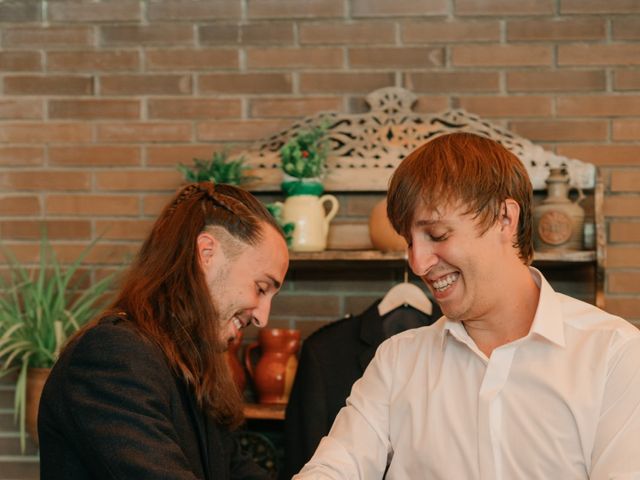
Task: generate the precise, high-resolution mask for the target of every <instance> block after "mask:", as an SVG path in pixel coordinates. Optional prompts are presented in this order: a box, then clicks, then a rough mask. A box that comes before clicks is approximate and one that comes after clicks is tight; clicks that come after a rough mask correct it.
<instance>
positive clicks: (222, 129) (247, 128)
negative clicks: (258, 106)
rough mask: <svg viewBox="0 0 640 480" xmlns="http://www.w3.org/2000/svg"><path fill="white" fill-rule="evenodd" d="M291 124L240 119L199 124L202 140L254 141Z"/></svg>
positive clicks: (285, 121) (288, 122)
mask: <svg viewBox="0 0 640 480" xmlns="http://www.w3.org/2000/svg"><path fill="white" fill-rule="evenodd" d="M290 125H291V122H290V121H288V120H280V121H277V120H238V121H223V122H215V121H213V122H202V123H200V124H199V125H198V133H197V136H198V140H200V141H218V142H220V141H243V140H244V141H253V140H259V139H261V138H266V137H267V136H270V135H272V134H273V133H275V132H278V131H280V130H283V129H285V128H287V127H289V126H290Z"/></svg>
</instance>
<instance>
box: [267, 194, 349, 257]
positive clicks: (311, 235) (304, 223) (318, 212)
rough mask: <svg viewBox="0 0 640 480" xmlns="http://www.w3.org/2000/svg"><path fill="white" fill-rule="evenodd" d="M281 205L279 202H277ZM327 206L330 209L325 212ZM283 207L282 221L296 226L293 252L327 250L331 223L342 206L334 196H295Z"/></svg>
mask: <svg viewBox="0 0 640 480" xmlns="http://www.w3.org/2000/svg"><path fill="white" fill-rule="evenodd" d="M276 203H279V202H276ZM325 204H328V205H329V209H328V210H325ZM280 205H282V220H283V221H284V222H285V223H288V222H291V223H293V224H294V225H295V228H294V230H293V239H292V242H291V247H290V248H291V250H293V251H294V252H321V251H323V250H324V249H325V248H327V235H328V234H329V223H330V222H331V220H333V217H335V216H336V213H338V208H339V206H340V204H339V202H338V199H337V198H336V197H334V196H333V195H328V194H327V195H322V196H321V197H318V196H316V195H293V196H290V197H287V199H286V200H285V202H284V204H282V203H280Z"/></svg>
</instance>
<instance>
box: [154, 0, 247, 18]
mask: <svg viewBox="0 0 640 480" xmlns="http://www.w3.org/2000/svg"><path fill="white" fill-rule="evenodd" d="M147 16H148V17H149V20H152V21H157V20H161V21H168V22H175V21H179V20H197V21H198V22H202V21H204V20H216V21H218V20H229V19H231V20H240V19H241V17H242V4H241V3H240V2H225V1H217V2H212V1H209V2H202V1H199V0H198V1H194V0H188V1H162V2H154V3H149V4H148V5H147Z"/></svg>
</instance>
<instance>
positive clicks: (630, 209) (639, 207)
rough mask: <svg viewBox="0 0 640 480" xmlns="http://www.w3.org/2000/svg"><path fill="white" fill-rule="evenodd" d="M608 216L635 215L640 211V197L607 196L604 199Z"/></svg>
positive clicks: (604, 209)
mask: <svg viewBox="0 0 640 480" xmlns="http://www.w3.org/2000/svg"><path fill="white" fill-rule="evenodd" d="M603 211H604V214H605V215H606V216H607V217H635V216H637V215H638V212H640V197H637V196H629V195H615V196H607V197H605V199H604V208H603Z"/></svg>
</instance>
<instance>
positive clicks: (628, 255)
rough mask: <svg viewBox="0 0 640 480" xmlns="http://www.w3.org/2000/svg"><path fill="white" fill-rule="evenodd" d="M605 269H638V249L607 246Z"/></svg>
mask: <svg viewBox="0 0 640 480" xmlns="http://www.w3.org/2000/svg"><path fill="white" fill-rule="evenodd" d="M605 268H606V269H610V268H640V247H637V246H612V245H608V246H607V261H606V265H605Z"/></svg>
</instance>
